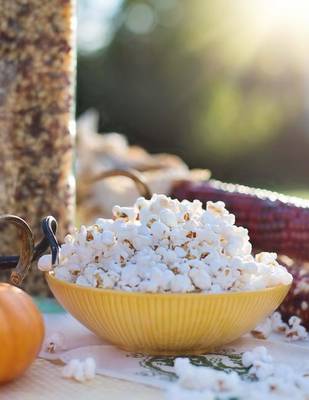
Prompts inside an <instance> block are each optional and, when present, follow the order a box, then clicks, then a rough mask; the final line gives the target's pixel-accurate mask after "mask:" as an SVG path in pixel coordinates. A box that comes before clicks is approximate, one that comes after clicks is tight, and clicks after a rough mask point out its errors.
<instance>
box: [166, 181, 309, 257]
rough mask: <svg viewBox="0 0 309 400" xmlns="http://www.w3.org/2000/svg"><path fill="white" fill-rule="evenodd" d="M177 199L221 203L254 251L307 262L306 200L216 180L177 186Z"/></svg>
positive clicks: (308, 216)
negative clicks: (249, 239)
mask: <svg viewBox="0 0 309 400" xmlns="http://www.w3.org/2000/svg"><path fill="white" fill-rule="evenodd" d="M172 196H174V197H176V198H178V199H179V200H183V199H188V200H194V199H198V200H200V201H202V202H203V203H204V204H205V203H206V202H207V201H208V200H211V201H223V202H224V203H225V204H226V207H227V209H228V210H229V211H230V212H232V213H233V214H235V216H236V223H237V224H238V225H241V226H244V227H246V228H247V229H248V230H249V234H250V238H251V242H252V244H253V246H254V247H255V248H256V249H259V250H264V251H275V252H277V253H279V254H285V255H287V256H289V257H291V258H297V259H301V260H309V201H306V200H302V199H298V198H294V197H288V196H285V195H281V194H278V193H274V192H270V191H267V190H261V189H253V188H249V187H246V186H241V185H233V184H227V183H222V182H219V181H215V180H209V181H204V182H189V181H183V182H179V183H177V185H175V187H174V188H173V190H172Z"/></svg>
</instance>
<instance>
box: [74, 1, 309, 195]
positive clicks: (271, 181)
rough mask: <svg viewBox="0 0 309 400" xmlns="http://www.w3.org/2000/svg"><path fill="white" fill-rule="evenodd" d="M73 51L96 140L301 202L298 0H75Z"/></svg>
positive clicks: (308, 113)
mask: <svg viewBox="0 0 309 400" xmlns="http://www.w3.org/2000/svg"><path fill="white" fill-rule="evenodd" d="M78 49H79V51H78V77H77V115H79V114H81V113H83V112H84V111H86V110H87V109H89V108H95V109H97V110H98V111H99V113H100V132H111V131H114V132H115V131H116V132H120V133H124V134H125V135H127V136H128V138H129V141H130V143H132V144H139V145H142V146H144V147H145V148H146V149H147V150H149V151H151V152H172V153H176V154H178V155H180V156H181V157H182V158H183V159H184V160H185V161H186V162H187V163H188V164H189V165H190V166H191V167H199V168H209V169H211V171H212V173H213V176H214V177H216V178H218V179H221V180H225V181H231V182H239V183H244V184H249V185H255V186H262V187H268V188H274V189H277V190H283V191H289V192H293V193H297V194H298V193H299V194H301V195H307V190H308V189H309V180H308V171H309V157H308V149H309V2H308V1H307V0H280V1H279V0H190V1H189V0H147V1H146V0H145V1H144V0H143V1H142V0H124V1H121V0H79V2H78Z"/></svg>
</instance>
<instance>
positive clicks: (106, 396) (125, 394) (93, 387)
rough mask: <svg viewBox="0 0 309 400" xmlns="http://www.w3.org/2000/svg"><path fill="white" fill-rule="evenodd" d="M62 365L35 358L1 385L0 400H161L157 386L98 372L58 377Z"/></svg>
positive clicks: (162, 398) (160, 393) (162, 397)
mask: <svg viewBox="0 0 309 400" xmlns="http://www.w3.org/2000/svg"><path fill="white" fill-rule="evenodd" d="M61 369H62V367H61V366H58V365H54V364H52V363H51V362H49V361H45V360H42V359H37V360H36V361H35V362H34V363H33V365H32V366H31V367H30V369H29V370H28V371H27V372H26V373H25V374H24V375H23V376H22V377H21V378H19V379H17V380H16V381H14V382H11V383H8V384H6V385H4V386H2V387H0V400H85V399H93V400H96V399H98V400H164V398H165V396H164V393H163V392H162V391H161V390H159V389H154V388H151V387H148V386H144V385H140V384H137V383H132V382H127V381H124V380H119V379H113V378H107V377H104V376H100V375H97V376H96V378H95V379H94V380H93V381H90V382H86V383H78V382H75V381H73V380H69V379H63V378H62V377H61Z"/></svg>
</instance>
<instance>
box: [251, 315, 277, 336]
mask: <svg viewBox="0 0 309 400" xmlns="http://www.w3.org/2000/svg"><path fill="white" fill-rule="evenodd" d="M272 329H273V328H272V321H271V319H270V318H266V319H265V321H263V322H262V323H261V324H259V325H258V326H257V327H256V328H255V329H253V330H252V331H251V334H252V335H253V336H254V337H256V338H257V339H267V338H268V337H269V336H270V334H271V332H272Z"/></svg>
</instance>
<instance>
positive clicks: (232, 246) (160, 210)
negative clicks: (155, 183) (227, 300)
mask: <svg viewBox="0 0 309 400" xmlns="http://www.w3.org/2000/svg"><path fill="white" fill-rule="evenodd" d="M113 216H114V219H113V220H112V219H102V218H99V219H97V220H96V222H95V224H94V225H91V226H87V227H86V226H84V225H82V226H81V227H80V228H79V229H78V230H75V232H74V233H73V234H72V235H67V236H66V237H65V241H64V244H63V245H62V246H61V252H60V260H59V264H57V265H56V266H54V267H53V268H52V266H51V259H50V256H42V257H41V258H40V260H39V263H38V266H39V268H40V269H41V270H44V271H49V270H51V269H53V270H54V273H55V277H56V278H58V279H61V280H65V281H68V282H73V283H75V284H77V285H80V286H85V287H96V288H106V289H114V290H123V291H127V292H131V291H136V292H151V293H154V292H159V293H164V292H175V293H187V292H203V293H221V292H225V291H245V290H259V289H263V288H267V287H272V286H276V285H279V284H283V283H290V282H291V279H292V277H291V275H290V274H289V273H288V272H287V271H286V269H285V268H284V267H282V266H280V265H279V264H278V263H277V261H276V254H274V253H260V254H257V255H256V256H255V257H253V256H252V255H251V250H252V248H251V244H250V241H249V236H248V231H247V230H246V229H244V228H242V227H238V226H235V217H234V216H233V215H232V214H230V213H229V212H228V211H227V210H226V209H225V206H224V203H222V202H218V203H213V202H208V203H207V206H206V210H205V209H203V208H202V203H201V202H200V201H198V200H194V201H193V202H190V201H188V200H184V201H182V202H179V201H178V200H173V199H171V198H169V197H167V196H165V195H153V197H152V198H151V199H150V200H146V199H144V198H143V197H140V198H139V199H137V201H136V202H135V204H134V205H133V207H120V206H115V207H114V208H113ZM297 330H298V333H299V334H300V335H301V334H302V333H301V328H299V327H298V328H297Z"/></svg>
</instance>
